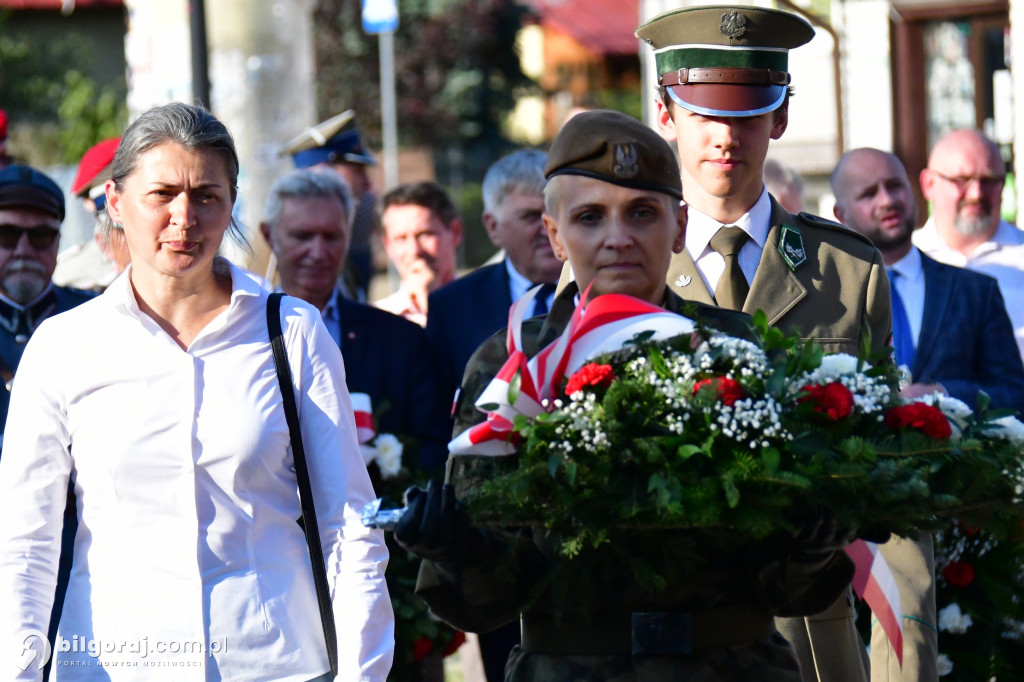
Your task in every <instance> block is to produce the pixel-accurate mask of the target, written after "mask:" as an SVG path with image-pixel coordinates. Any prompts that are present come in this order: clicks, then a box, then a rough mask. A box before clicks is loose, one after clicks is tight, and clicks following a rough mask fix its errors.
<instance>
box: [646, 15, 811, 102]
mask: <svg viewBox="0 0 1024 682" xmlns="http://www.w3.org/2000/svg"><path fill="white" fill-rule="evenodd" d="M636 37H637V38H640V39H641V40H644V41H646V42H647V43H648V44H650V45H651V46H652V47H653V48H654V59H655V63H656V64H657V70H658V85H661V86H664V87H665V88H667V90H668V94H669V97H671V98H672V101H673V102H675V103H676V104H677V105H679V106H681V107H683V108H684V109H688V110H690V111H692V112H694V113H698V114H702V115H704V116H757V115H758V114H763V113H765V112H768V111H774V110H775V109H778V108H779V107H780V106H782V103H783V102H784V101H785V100H786V91H787V87H788V86H789V82H790V75H789V72H788V68H789V51H790V50H791V49H793V48H795V47H799V46H801V45H804V44H805V43H808V42H810V40H811V39H812V38H813V37H814V28H812V27H811V25H810V24H809V23H808V22H807V21H806V20H804V19H803V18H802V17H799V16H797V15H796V14H792V13H791V12H783V11H781V10H776V9H765V8H762V7H750V6H731V5H714V6H702V7H686V8H683V9H678V10H673V11H671V12H665V13H664V14H660V15H658V16H656V17H655V18H653V19H651V20H650V21H648V22H647V23H646V24H643V25H642V26H640V27H639V28H638V29H637V30H636Z"/></svg>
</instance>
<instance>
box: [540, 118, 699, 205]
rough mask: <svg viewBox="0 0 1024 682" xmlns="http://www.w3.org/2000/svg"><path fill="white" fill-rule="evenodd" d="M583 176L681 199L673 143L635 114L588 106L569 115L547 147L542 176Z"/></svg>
mask: <svg viewBox="0 0 1024 682" xmlns="http://www.w3.org/2000/svg"><path fill="white" fill-rule="evenodd" d="M556 175H582V176H584V177H587V178H595V179H597V180H603V181H604V182H610V183H611V184H613V185H621V186H623V187H631V188H633V189H645V190H651V191H654V192H663V193H665V194H669V195H671V196H673V197H675V198H677V199H682V198H683V187H682V181H681V180H680V175H679V164H678V163H677V162H676V157H675V154H674V153H673V152H672V148H671V147H670V146H669V145H668V143H667V142H665V140H664V139H662V137H661V135H658V133H656V132H654V131H653V130H651V129H650V128H648V127H647V126H645V125H644V124H643V123H641V122H640V121H638V120H636V119H635V118H633V117H632V116H627V115H626V114H621V113H619V112H617V111H603V110H597V111H585V112H583V113H580V114H576V115H575V116H573V117H572V118H570V119H569V120H568V121H567V122H566V124H565V126H563V127H562V130H561V131H560V132H559V133H558V135H557V136H555V140H554V142H552V143H551V149H550V150H548V162H547V164H546V165H545V166H544V177H545V178H548V179H550V178H553V177H555V176H556Z"/></svg>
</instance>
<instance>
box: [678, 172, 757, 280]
mask: <svg viewBox="0 0 1024 682" xmlns="http://www.w3.org/2000/svg"><path fill="white" fill-rule="evenodd" d="M686 210H687V214H686V215H687V223H686V250H687V252H688V253H689V254H690V257H691V258H693V262H694V264H696V266H697V270H698V272H700V276H701V279H703V280H704V285H705V286H707V288H708V291H710V292H712V293H714V291H715V287H717V286H718V280H719V279H720V278H721V277H722V272H724V271H725V259H724V258H722V256H721V255H719V253H718V252H717V251H715V250H714V249H712V248H711V243H710V242H711V238H712V237H713V236H715V233H716V232H718V229H719V228H720V227H723V226H725V227H732V226H735V227H738V228H740V229H741V230H743V231H744V232H746V233H747V234H748V235H749V236H750V239H748V240H747V241H746V243H745V244H744V245H743V248H741V249H740V254H739V259H738V260H739V265H740V270H742V271H743V276H744V277H746V278H747V284H748V285H749V284H750V283H752V282H753V281H754V273H755V272H757V264H758V263H760V262H761V252H762V251H764V245H765V242H767V241H768V230H769V228H770V227H771V221H772V202H771V199H769V198H768V190H766V189H763V188H762V190H761V196H760V197H759V198H758V200H757V203H755V204H754V206H753V207H752V208H751V209H750V210H749V211H747V212H746V213H744V214H743V215H742V216H740V219H739V220H737V221H736V222H734V223H729V224H728V225H726V224H725V223H720V222H718V221H717V220H715V219H714V218H712V217H710V216H708V215H705V214H704V213H701V212H700V211H698V210H697V209H695V208H694V207H693V206H689V207H687V209H686Z"/></svg>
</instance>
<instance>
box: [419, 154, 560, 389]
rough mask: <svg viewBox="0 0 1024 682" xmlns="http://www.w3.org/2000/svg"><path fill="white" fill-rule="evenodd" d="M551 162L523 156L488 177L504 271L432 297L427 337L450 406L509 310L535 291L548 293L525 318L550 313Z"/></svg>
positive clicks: (489, 269) (493, 270)
mask: <svg viewBox="0 0 1024 682" xmlns="http://www.w3.org/2000/svg"><path fill="white" fill-rule="evenodd" d="M546 161H547V154H545V153H544V152H541V151H536V150H520V151H516V152H512V153H511V154H509V155H507V156H505V157H503V158H501V159H499V160H498V161H496V162H495V163H494V164H493V165H491V167H490V168H489V169H487V174H486V175H485V176H484V182H483V199H484V213H483V223H484V227H485V228H487V235H488V236H489V237H490V238H491V241H492V242H493V243H494V245H495V246H497V247H498V248H501V249H504V250H505V258H504V259H503V260H502V261H501V262H500V263H494V264H491V265H485V266H483V267H480V268H477V269H476V270H474V271H473V272H471V273H470V274H468V275H466V276H464V277H460V278H459V279H457V280H455V281H454V282H452V283H451V284H448V285H446V286H443V287H441V288H440V289H438V290H437V291H435V292H433V293H431V294H430V304H429V309H430V313H429V315H427V327H426V329H427V336H429V337H430V339H431V340H432V341H433V342H434V346H435V347H436V348H437V351H438V353H439V354H440V357H441V367H442V390H443V391H445V393H444V395H445V397H446V398H450V397H451V396H452V395H453V394H454V390H455V388H457V387H458V386H459V385H460V384H461V383H462V371H463V369H465V367H466V363H467V362H468V361H469V358H470V356H471V355H473V351H475V350H476V349H477V346H479V345H480V344H481V343H483V342H484V340H485V339H487V337H488V336H490V335H491V334H493V333H494V332H496V331H498V330H499V329H503V328H504V327H505V326H506V325H507V324H508V309H509V307H510V306H511V305H512V303H513V302H515V301H516V300H517V299H518V298H519V297H520V296H522V295H523V294H524V293H526V291H527V290H528V289H529V288H530V287H532V286H534V285H537V284H541V285H547V287H546V288H544V289H542V290H541V295H540V296H538V297H537V299H536V302H535V304H534V309H533V310H531V311H530V313H529V314H528V315H527V317H532V316H535V315H543V314H545V313H547V311H548V309H549V307H550V306H551V302H552V301H553V300H554V295H555V290H554V283H555V282H557V281H558V275H559V273H560V272H561V270H562V263H561V261H559V260H558V259H557V258H556V257H555V252H554V251H553V250H552V249H551V243H550V242H549V241H548V236H547V233H546V232H545V231H544V222H543V221H542V220H541V215H542V214H543V213H544V184H545V182H546V181H545V180H544V163H545V162H546Z"/></svg>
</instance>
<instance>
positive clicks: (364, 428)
mask: <svg viewBox="0 0 1024 682" xmlns="http://www.w3.org/2000/svg"><path fill="white" fill-rule="evenodd" d="M349 398H350V399H351V400H352V412H353V414H354V415H355V418H356V439H357V440H358V441H359V444H360V445H362V444H364V443H369V442H370V441H371V440H373V437H374V436H376V435H377V432H376V430H375V429H374V427H373V408H372V403H371V401H370V396H369V395H367V394H365V393H350V394H349Z"/></svg>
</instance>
